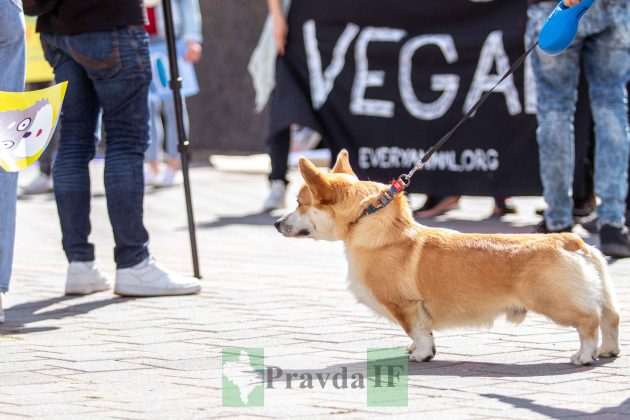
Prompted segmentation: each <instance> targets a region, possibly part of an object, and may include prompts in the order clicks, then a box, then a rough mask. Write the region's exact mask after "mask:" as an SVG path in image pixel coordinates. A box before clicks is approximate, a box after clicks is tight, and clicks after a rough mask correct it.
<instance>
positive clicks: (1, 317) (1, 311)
mask: <svg viewBox="0 0 630 420" xmlns="http://www.w3.org/2000/svg"><path fill="white" fill-rule="evenodd" d="M3 322H4V309H2V293H0V324H2V323H3Z"/></svg>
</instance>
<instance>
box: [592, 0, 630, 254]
mask: <svg viewBox="0 0 630 420" xmlns="http://www.w3.org/2000/svg"><path fill="white" fill-rule="evenodd" d="M607 8H608V10H607V12H608V14H607V15H606V18H607V19H608V22H609V27H608V28H607V29H605V30H603V31H601V32H598V33H596V34H594V35H592V36H591V37H590V38H589V39H588V42H587V44H586V48H585V53H584V59H585V70H586V76H587V79H588V81H589V85H590V97H591V109H592V112H593V120H594V121H595V192H596V193H597V195H598V196H599V197H600V199H601V205H600V206H599V208H598V211H597V213H598V214H599V222H600V225H601V229H600V240H601V250H602V252H603V253H604V254H606V255H608V256H611V257H630V232H629V231H628V228H627V227H625V222H626V220H625V213H626V199H627V195H628V159H629V153H630V125H629V123H628V91H627V88H626V85H627V83H628V81H629V80H630V54H629V53H628V51H630V5H629V4H628V2H622V3H620V4H616V3H611V4H609V5H607Z"/></svg>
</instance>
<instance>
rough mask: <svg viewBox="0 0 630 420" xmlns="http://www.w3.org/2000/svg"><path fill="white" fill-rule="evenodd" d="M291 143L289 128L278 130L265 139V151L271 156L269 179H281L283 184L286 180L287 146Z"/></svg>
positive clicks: (286, 182) (287, 168)
mask: <svg viewBox="0 0 630 420" xmlns="http://www.w3.org/2000/svg"><path fill="white" fill-rule="evenodd" d="M290 144H291V128H290V127H287V128H286V129H284V130H282V131H280V132H279V133H278V134H276V135H275V136H274V137H271V138H269V140H268V141H267V153H269V157H270V158H271V173H270V174H269V181H276V180H282V181H284V183H285V184H288V183H289V181H287V172H288V171H289V162H288V161H289V147H290Z"/></svg>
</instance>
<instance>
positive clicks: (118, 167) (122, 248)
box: [57, 26, 151, 269]
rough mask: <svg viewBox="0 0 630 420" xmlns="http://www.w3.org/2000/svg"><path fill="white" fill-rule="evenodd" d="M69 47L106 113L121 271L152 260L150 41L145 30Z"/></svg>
mask: <svg viewBox="0 0 630 420" xmlns="http://www.w3.org/2000/svg"><path fill="white" fill-rule="evenodd" d="M68 43H69V46H70V48H71V49H72V51H73V58H74V59H75V60H76V61H77V62H78V63H79V64H80V65H81V67H82V68H83V70H84V71H85V73H86V74H87V76H88V77H89V78H90V84H91V85H92V89H93V90H94V91H95V92H96V96H97V99H96V101H97V102H98V103H99V104H100V106H101V107H102V108H103V124H104V125H105V133H106V138H107V145H106V155H105V192H106V196H107V209H108V212H109V218H110V222H111V224H112V230H113V233H114V240H115V243H116V247H115V249H114V259H115V261H116V265H117V267H118V268H119V269H121V268H128V267H132V266H134V265H136V264H138V263H140V262H142V261H143V260H145V259H147V258H148V256H149V251H148V249H147V244H148V241H149V235H148V233H147V231H146V229H145V228H144V224H143V221H142V218H143V198H144V177H143V161H144V153H145V151H146V149H147V146H148V141H149V109H148V108H149V103H148V89H149V83H150V82H151V67H150V59H149V45H148V37H147V34H146V32H145V31H144V29H143V28H142V27H141V26H137V27H136V26H134V27H121V28H118V29H117V30H112V31H107V32H91V33H85V34H79V35H73V36H71V37H68ZM104 63H107V65H105V64H104ZM64 129H65V126H64ZM57 165H58V164H57Z"/></svg>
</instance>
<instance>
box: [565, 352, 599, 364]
mask: <svg viewBox="0 0 630 420" xmlns="http://www.w3.org/2000/svg"><path fill="white" fill-rule="evenodd" d="M596 358H597V354H595V353H591V352H581V351H578V352H577V353H575V354H574V355H573V356H571V364H573V365H578V366H586V365H592V364H594V363H595V361H596Z"/></svg>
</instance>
